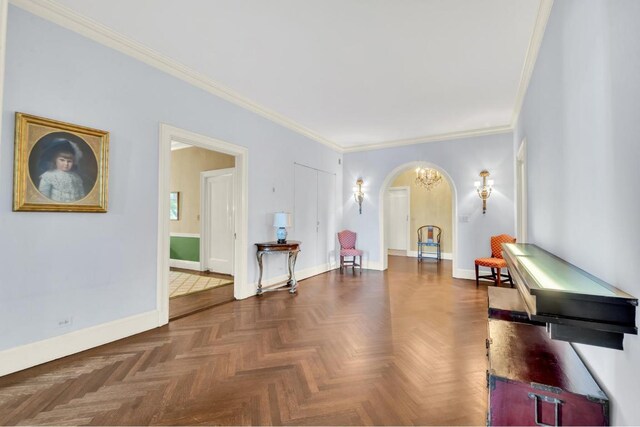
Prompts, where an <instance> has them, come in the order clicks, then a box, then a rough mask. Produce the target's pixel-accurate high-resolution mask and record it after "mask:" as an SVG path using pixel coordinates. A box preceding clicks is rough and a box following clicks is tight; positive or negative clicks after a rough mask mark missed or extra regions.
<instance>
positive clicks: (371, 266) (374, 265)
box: [364, 261, 384, 271]
mask: <svg viewBox="0 0 640 427" xmlns="http://www.w3.org/2000/svg"><path fill="white" fill-rule="evenodd" d="M364 268H365V270H376V271H384V268H382V263H381V262H378V261H367V262H366V263H365V265H364Z"/></svg>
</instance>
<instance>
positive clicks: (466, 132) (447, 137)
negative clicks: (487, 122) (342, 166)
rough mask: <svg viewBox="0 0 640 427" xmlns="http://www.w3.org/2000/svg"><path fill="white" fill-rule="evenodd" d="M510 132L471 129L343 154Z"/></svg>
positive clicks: (350, 149)
mask: <svg viewBox="0 0 640 427" xmlns="http://www.w3.org/2000/svg"><path fill="white" fill-rule="evenodd" d="M511 131H513V127H512V126H511V125H504V126H494V127H490V128H483V129H471V130H464V131H459V132H448V133H441V134H437V135H428V136H421V137H417V138H410V139H399V140H395V141H383V142H377V143H373V144H366V145H358V146H355V147H345V148H344V149H343V151H344V152H345V153H354V152H357V151H369V150H380V149H382V148H393V147H402V146H405V145H414V144H423V143H426V142H438V141H448V140H451V139H462V138H470V137H474V136H486V135H498V134H501V133H508V132H511Z"/></svg>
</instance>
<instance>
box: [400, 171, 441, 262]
mask: <svg viewBox="0 0 640 427" xmlns="http://www.w3.org/2000/svg"><path fill="white" fill-rule="evenodd" d="M415 180H416V172H415V170H413V169H410V170H408V171H406V172H404V173H403V174H402V175H400V176H399V177H398V178H396V180H395V181H394V182H393V184H391V186H392V187H409V188H410V193H411V211H410V213H409V217H410V221H409V227H410V229H409V234H410V236H411V250H412V251H417V250H418V228H419V227H420V226H423V225H437V226H438V227H440V228H442V236H441V238H440V244H441V250H442V252H443V253H451V251H452V249H451V220H452V209H451V188H450V187H449V183H447V181H446V180H444V179H443V180H442V182H441V183H440V184H439V185H438V186H437V187H435V188H434V189H432V190H430V191H427V190H426V189H424V188H423V187H420V186H418V185H416V183H415Z"/></svg>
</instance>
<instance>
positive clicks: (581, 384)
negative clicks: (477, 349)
mask: <svg viewBox="0 0 640 427" xmlns="http://www.w3.org/2000/svg"><path fill="white" fill-rule="evenodd" d="M487 344H488V345H487V348H488V356H489V370H488V372H487V383H488V384H487V385H488V387H489V410H488V414H487V425H496V426H497V425H505V426H506V425H522V426H536V425H542V426H544V425H551V426H554V425H558V426H563V425H564V426H570V425H599V426H604V425H609V399H608V398H607V396H606V395H605V393H604V392H603V391H602V390H601V389H600V387H598V384H597V383H596V382H595V380H594V379H593V377H592V376H591V374H590V373H589V371H588V370H587V368H586V367H585V366H584V364H583V363H582V361H581V360H580V358H579V357H578V355H577V353H576V352H575V350H574V349H573V347H571V345H570V344H569V343H568V342H564V341H555V340H551V339H550V338H549V337H548V335H547V332H546V330H545V328H544V327H542V326H535V325H529V324H525V323H518V322H507V321H503V320H494V319H489V340H488V341H487Z"/></svg>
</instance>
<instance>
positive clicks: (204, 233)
mask: <svg viewBox="0 0 640 427" xmlns="http://www.w3.org/2000/svg"><path fill="white" fill-rule="evenodd" d="M228 173H231V174H232V175H233V207H232V209H233V212H234V213H235V211H236V199H235V194H236V191H237V187H238V180H237V179H236V168H235V167H233V168H225V169H213V170H210V171H203V172H200V271H206V270H208V268H207V261H206V260H207V259H209V249H208V248H209V246H208V242H209V239H210V238H211V237H210V236H209V227H208V225H207V224H209V221H208V217H209V214H210V212H208V210H207V209H206V208H207V207H208V206H206V204H205V203H204V202H205V200H206V199H207V195H206V193H207V190H206V184H207V178H211V177H214V176H217V175H224V174H228ZM233 228H234V230H233V232H234V234H235V233H236V231H235V228H236V223H235V218H234V219H233ZM235 246H236V242H235V240H234V242H233V251H232V254H231V265H232V268H231V270H232V271H233V267H234V266H235V253H234V252H235Z"/></svg>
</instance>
